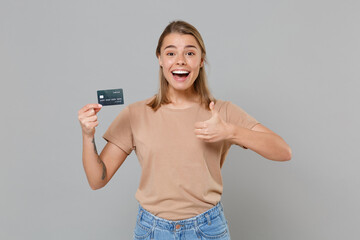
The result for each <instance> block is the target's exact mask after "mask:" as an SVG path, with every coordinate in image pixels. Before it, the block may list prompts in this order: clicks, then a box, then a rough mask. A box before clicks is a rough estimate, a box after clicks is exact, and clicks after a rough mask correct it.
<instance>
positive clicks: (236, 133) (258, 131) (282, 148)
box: [225, 123, 291, 161]
mask: <svg viewBox="0 0 360 240" xmlns="http://www.w3.org/2000/svg"><path fill="white" fill-rule="evenodd" d="M225 128H227V129H228V130H227V132H228V133H227V139H228V140H229V141H230V142H232V143H234V144H237V145H240V146H244V147H245V148H249V149H251V150H253V151H254V152H256V153H258V154H260V155H261V156H263V157H264V158H267V159H269V160H274V161H288V160H290V159H291V148H290V147H289V145H288V144H287V143H286V142H285V141H284V140H283V139H282V138H281V137H280V136H279V135H277V134H276V133H274V132H273V131H271V130H270V129H268V128H266V127H265V126H263V125H262V124H260V123H259V124H256V125H255V126H254V127H253V128H252V129H251V130H250V129H247V128H242V127H239V126H235V125H232V124H229V123H226V125H225Z"/></svg>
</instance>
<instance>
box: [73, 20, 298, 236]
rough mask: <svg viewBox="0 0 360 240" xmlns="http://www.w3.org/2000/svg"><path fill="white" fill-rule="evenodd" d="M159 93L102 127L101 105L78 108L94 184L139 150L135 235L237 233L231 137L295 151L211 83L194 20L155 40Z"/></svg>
mask: <svg viewBox="0 0 360 240" xmlns="http://www.w3.org/2000/svg"><path fill="white" fill-rule="evenodd" d="M156 56H157V58H158V60H159V65H160V71H159V73H160V88H159V91H158V93H157V94H156V95H155V96H153V97H151V98H149V99H146V100H143V101H139V102H136V103H133V104H130V105H129V106H127V107H125V109H124V110H122V111H121V113H120V114H119V115H118V116H117V117H116V118H115V120H114V121H113V122H112V124H111V125H110V127H109V128H108V129H107V131H106V132H105V134H104V135H103V137H104V139H106V140H107V144H106V145H105V147H104V149H103V150H102V152H101V154H100V156H99V155H98V153H97V150H96V146H95V141H94V134H95V127H96V126H97V125H98V121H97V116H96V114H97V113H98V112H99V111H100V109H101V105H100V106H99V105H98V104H88V105H86V106H84V107H83V108H82V109H81V110H80V111H79V120H80V123H81V127H82V135H83V164H84V169H85V172H86V176H87V179H88V181H89V184H90V186H91V188H92V189H99V188H102V187H103V186H105V185H106V184H107V183H108V182H109V180H110V179H111V177H112V176H113V175H114V173H115V172H116V171H117V169H118V168H119V167H120V166H121V164H122V163H123V162H124V160H125V159H126V157H127V156H128V155H129V154H130V153H131V151H132V150H135V151H136V155H137V157H138V159H139V162H140V165H141V167H142V174H141V179H140V184H139V188H138V190H137V192H136V195H135V196H136V199H137V200H138V202H139V211H138V216H137V223H136V226H135V231H134V239H156V240H161V239H188V240H189V239H230V233H229V228H228V225H227V220H226V218H225V215H224V211H223V206H222V204H221V202H220V198H221V194H222V190H223V185H222V178H221V167H222V165H223V163H224V160H225V157H226V154H227V152H228V150H229V148H230V146H231V145H232V144H236V145H239V146H241V147H243V148H245V149H251V150H253V151H255V152H256V153H258V154H260V155H262V156H263V157H265V158H268V159H270V160H274V161H286V160H290V159H291V149H290V147H289V146H288V145H287V144H286V142H285V141H284V140H283V139H282V138H281V137H280V136H279V135H277V134H276V133H274V132H272V131H271V130H270V129H268V128H266V127H265V126H263V125H262V124H261V123H259V122H258V121H257V120H256V119H255V118H253V117H252V116H250V115H249V114H247V113H246V112H245V111H244V110H242V109H241V108H240V107H237V106H236V105H234V104H232V103H231V102H228V101H221V100H215V99H214V98H213V97H212V96H211V94H210V92H209V90H208V87H207V80H206V74H205V69H204V63H205V62H206V50H205V46H204V42H203V40H202V38H201V36H200V34H199V32H198V31H197V30H196V28H195V27H193V26H192V25H190V24H188V23H186V22H183V21H174V22H171V23H170V24H169V25H168V26H167V27H166V28H165V30H164V32H163V33H162V35H161V36H160V39H159V42H158V46H157V48H156Z"/></svg>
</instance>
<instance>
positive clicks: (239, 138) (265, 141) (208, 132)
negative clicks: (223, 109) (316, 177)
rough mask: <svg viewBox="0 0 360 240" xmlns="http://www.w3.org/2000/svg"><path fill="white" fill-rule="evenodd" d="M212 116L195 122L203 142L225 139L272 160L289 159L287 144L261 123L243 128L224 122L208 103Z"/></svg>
mask: <svg viewBox="0 0 360 240" xmlns="http://www.w3.org/2000/svg"><path fill="white" fill-rule="evenodd" d="M209 107H210V110H211V112H212V117H211V118H210V119H209V120H207V121H204V122H198V123H196V124H195V130H194V133H195V135H196V136H197V137H198V138H199V139H202V140H204V141H205V142H218V141H223V140H227V141H230V142H231V143H234V144H237V145H240V146H244V148H249V149H251V150H253V151H254V152H256V153H258V154H260V155H261V156H263V157H265V158H267V159H269V160H274V161H288V160H290V159H291V149H290V147H289V146H288V144H287V143H286V142H285V141H284V140H283V139H282V138H281V137H280V136H279V135H277V134H276V133H274V132H273V131H271V130H270V129H268V128H266V127H265V126H263V125H261V124H256V125H255V126H254V127H253V128H252V129H247V128H243V127H240V126H237V125H233V124H231V123H227V122H225V121H224V120H223V119H222V118H221V117H220V115H219V113H218V112H217V111H216V110H215V109H214V103H213V102H212V103H210V106H209Z"/></svg>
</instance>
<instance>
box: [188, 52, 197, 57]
mask: <svg viewBox="0 0 360 240" xmlns="http://www.w3.org/2000/svg"><path fill="white" fill-rule="evenodd" d="M187 55H190V56H193V55H195V53H193V52H188V53H187Z"/></svg>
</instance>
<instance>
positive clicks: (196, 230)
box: [195, 218, 201, 239]
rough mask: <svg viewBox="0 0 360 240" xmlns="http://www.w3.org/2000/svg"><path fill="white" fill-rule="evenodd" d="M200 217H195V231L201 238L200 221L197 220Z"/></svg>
mask: <svg viewBox="0 0 360 240" xmlns="http://www.w3.org/2000/svg"><path fill="white" fill-rule="evenodd" d="M197 220H198V218H196V219H195V233H196V236H197V237H198V238H199V239H200V238H201V236H200V234H199V227H198V222H197Z"/></svg>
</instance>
